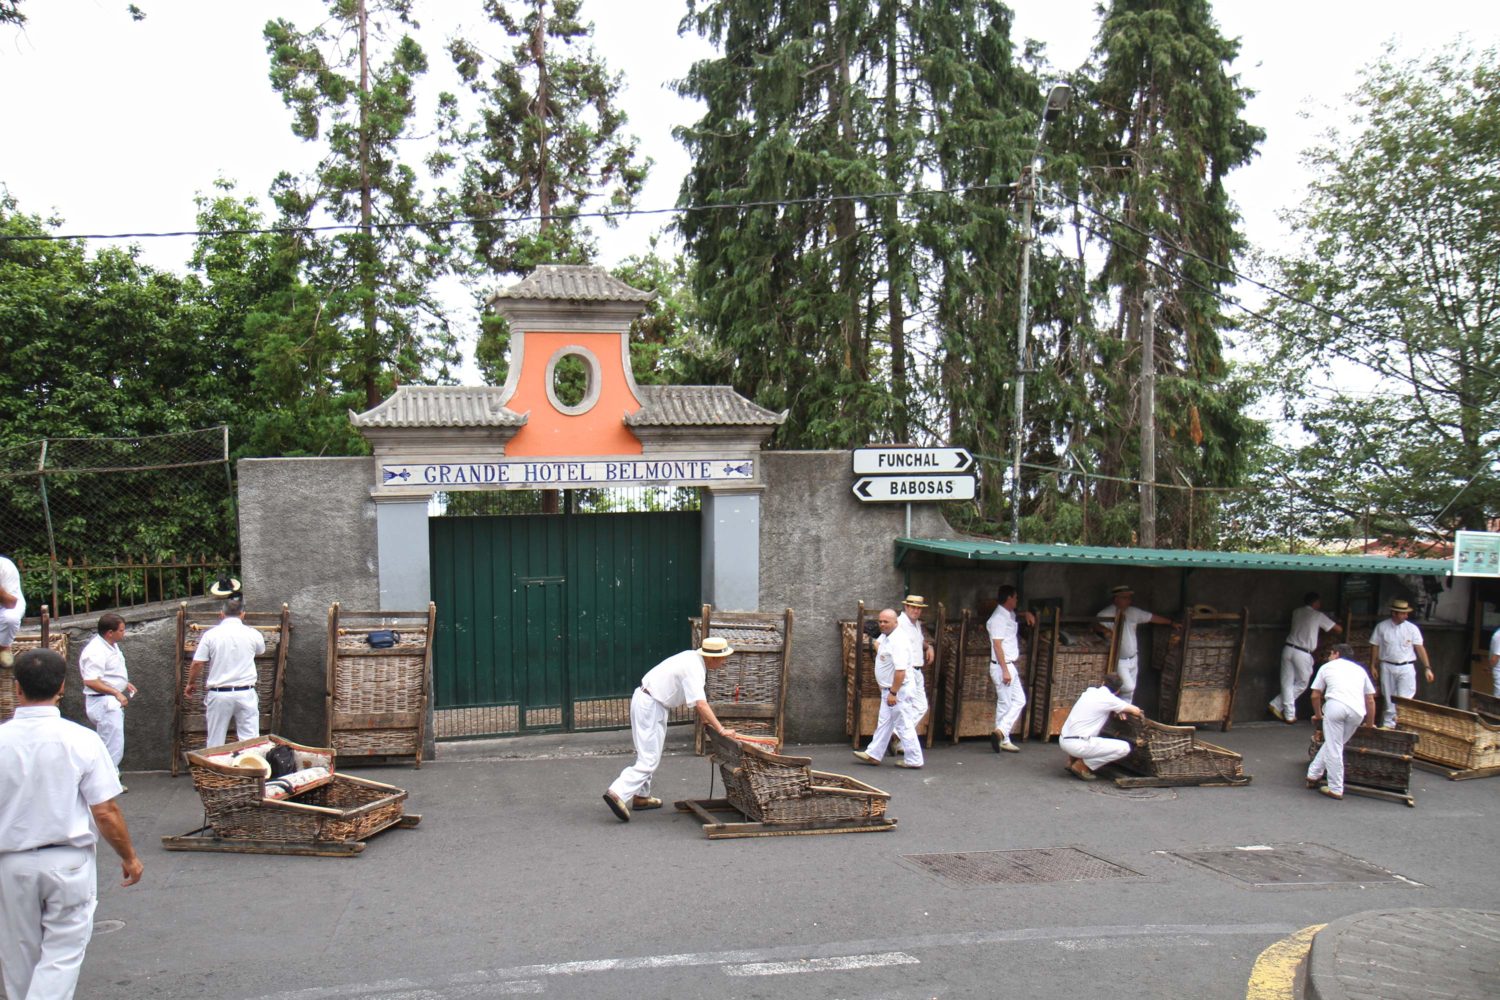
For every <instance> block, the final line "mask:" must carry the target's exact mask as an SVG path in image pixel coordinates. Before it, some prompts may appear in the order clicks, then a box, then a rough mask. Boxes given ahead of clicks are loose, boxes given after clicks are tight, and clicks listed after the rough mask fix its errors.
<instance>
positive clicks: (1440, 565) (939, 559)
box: [896, 538, 1453, 577]
mask: <svg viewBox="0 0 1500 1000" xmlns="http://www.w3.org/2000/svg"><path fill="white" fill-rule="evenodd" d="M923 556H925V557H927V558H926V559H923V558H922V557H923ZM950 559H951V560H964V561H969V562H983V563H992V564H995V565H996V568H1024V566H1025V565H1026V564H1027V563H1084V564H1092V565H1095V566H1153V567H1159V568H1180V569H1232V570H1294V571H1295V570H1301V571H1305V572H1313V573H1383V574H1397V573H1400V574H1411V575H1420V576H1437V577H1447V576H1451V575H1452V574H1453V563H1452V562H1451V561H1449V560H1447V559H1398V558H1392V557H1387V556H1315V555H1290V554H1288V553H1284V552H1209V551H1206V550H1201V549H1111V548H1103V547H1100V546H1092V545H1029V544H1012V543H1010V542H993V541H985V540H982V539H977V540H973V541H960V540H954V539H943V538H898V539H896V568H897V569H901V570H908V571H909V570H910V569H911V568H912V565H913V564H914V563H923V562H926V563H928V564H929V565H932V564H942V563H943V562H944V560H950Z"/></svg>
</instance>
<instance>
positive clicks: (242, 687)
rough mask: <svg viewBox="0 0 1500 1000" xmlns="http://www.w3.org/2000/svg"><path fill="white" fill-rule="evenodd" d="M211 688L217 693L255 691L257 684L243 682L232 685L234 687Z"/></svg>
mask: <svg viewBox="0 0 1500 1000" xmlns="http://www.w3.org/2000/svg"><path fill="white" fill-rule="evenodd" d="M209 690H210V691H213V692H215V693H218V692H220V691H254V690H255V685H254V684H241V685H240V686H239V687H232V688H209Z"/></svg>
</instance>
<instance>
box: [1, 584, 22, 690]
mask: <svg viewBox="0 0 1500 1000" xmlns="http://www.w3.org/2000/svg"><path fill="white" fill-rule="evenodd" d="M25 617H26V596H25V595H24V594H22V593H21V571H20V570H19V569H17V568H16V564H15V563H13V562H11V561H10V560H9V559H7V558H6V557H5V556H0V667H8V666H10V665H11V663H12V662H13V661H14V659H15V656H14V654H12V653H11V651H10V647H11V644H12V643H14V642H15V641H16V633H17V632H19V631H21V620H22V619H23V618H25Z"/></svg>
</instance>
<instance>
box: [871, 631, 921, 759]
mask: <svg viewBox="0 0 1500 1000" xmlns="http://www.w3.org/2000/svg"><path fill="white" fill-rule="evenodd" d="M877 621H878V622H879V625H880V633H881V634H880V638H879V639H878V640H876V645H875V683H877V684H879V685H880V715H879V717H878V718H877V719H876V722H875V734H874V735H873V736H872V737H871V738H870V745H869V746H867V747H866V748H865V749H863V750H856V751H854V758H855V759H856V760H858V761H859V762H860V763H861V764H869V765H871V766H874V765H877V764H879V763H880V759H881V758H882V757H884V756H885V751H886V748H887V747H888V746H890V743H891V736H892V735H894V736H895V737H896V738H897V739H898V740H900V741H901V751H902V753H903V754H904V755H905V756H906V760H905V761H904V762H901V761H898V762H897V764H896V766H897V767H912V768H915V767H921V766H922V762H923V761H922V742H921V741H920V740H918V739H917V728H916V723H915V722H914V721H913V719H912V718H911V714H910V713H909V712H908V711H907V710H906V707H905V704H904V702H903V699H905V698H907V697H908V695H907V694H906V678H907V676H908V675H909V674H910V673H911V672H912V671H913V670H915V669H917V667H916V662H917V661H915V660H914V659H913V652H912V647H911V644H910V643H908V642H906V641H905V639H904V637H902V636H898V635H895V634H894V633H895V632H896V629H897V628H899V627H900V626H899V625H898V624H897V620H896V612H895V609H893V608H886V609H885V610H884V611H882V612H880V615H879V617H878V619H877Z"/></svg>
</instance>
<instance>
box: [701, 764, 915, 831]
mask: <svg viewBox="0 0 1500 1000" xmlns="http://www.w3.org/2000/svg"><path fill="white" fill-rule="evenodd" d="M822 774H823V772H820V771H814V772H813V775H814V777H818V776H821V775H822ZM672 807H673V808H674V809H676V810H677V811H678V812H685V813H692V814H693V815H694V816H696V817H698V820H699V821H700V822H701V823H702V824H703V832H704V833H705V834H707V836H708V839H709V840H734V839H736V838H739V837H795V836H813V835H817V834H823V833H881V832H883V831H885V830H894V829H895V828H896V820H895V819H893V818H891V817H888V816H877V817H874V818H871V819H841V820H803V821H799V822H793V823H757V822H754V821H753V820H750V819H748V818H747V817H746V816H745V814H744V813H742V812H740V810H739V809H737V808H735V807H734V806H732V805H730V803H729V800H728V799H683V800H681V801H678V802H674V803H672ZM715 813H732V814H733V815H735V816H738V817H740V818H739V819H738V820H730V821H728V822H725V821H724V820H721V819H716V818H715V816H714V814H715Z"/></svg>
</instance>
